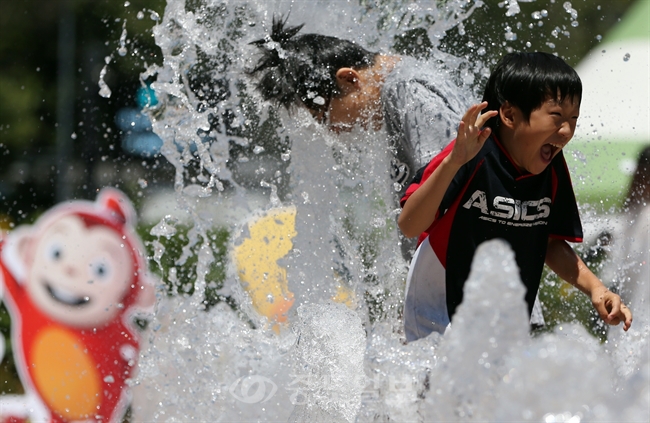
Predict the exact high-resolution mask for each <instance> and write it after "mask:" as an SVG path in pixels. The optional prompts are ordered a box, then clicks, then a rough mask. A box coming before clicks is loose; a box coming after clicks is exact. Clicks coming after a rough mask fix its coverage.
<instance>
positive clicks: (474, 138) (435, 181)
mask: <svg viewBox="0 0 650 423" xmlns="http://www.w3.org/2000/svg"><path fill="white" fill-rule="evenodd" d="M486 107H487V102H485V101H484V102H483V103H480V104H475V105H473V106H472V107H470V108H469V109H467V111H466V112H465V115H464V116H463V119H462V120H461V122H460V125H459V126H458V136H457V137H456V142H455V143H454V148H453V150H452V151H451V153H450V154H449V155H448V156H447V157H445V158H444V159H443V160H442V162H441V163H440V165H439V166H438V167H437V168H436V170H434V171H433V173H432V174H431V176H430V177H429V178H428V179H427V180H426V181H424V183H423V184H422V186H420V187H419V188H418V189H417V190H416V191H415V192H414V193H413V194H412V195H411V196H410V197H409V199H408V201H407V202H406V203H405V204H404V208H403V209H402V213H400V215H399V218H398V219H397V224H398V225H399V228H400V229H401V230H402V233H404V235H405V236H406V237H408V238H412V237H416V236H418V235H420V234H421V233H422V232H424V231H426V230H427V228H428V227H429V226H431V223H433V220H434V219H435V216H436V213H437V212H438V207H440V203H441V202H442V198H443V196H444V195H445V192H446V191H447V188H449V184H451V181H452V180H453V179H454V176H455V175H456V172H458V170H459V169H460V167H461V166H462V165H464V164H465V163H467V162H468V161H470V160H471V159H473V158H474V157H475V156H476V155H477V154H478V152H479V151H480V150H481V148H482V147H483V143H485V140H486V139H487V138H488V137H489V136H490V131H491V130H490V128H485V129H483V130H481V128H482V127H483V125H485V122H487V121H488V119H490V118H492V117H494V116H496V115H497V113H498V112H497V111H496V110H493V111H490V112H487V113H484V114H482V115H481V114H480V113H481V111H482V110H483V109H485V108H486Z"/></svg>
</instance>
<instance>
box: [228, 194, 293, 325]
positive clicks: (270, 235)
mask: <svg viewBox="0 0 650 423" xmlns="http://www.w3.org/2000/svg"><path fill="white" fill-rule="evenodd" d="M248 232H249V234H250V238H246V239H244V241H243V242H242V243H241V244H239V245H237V246H235V247H234V260H235V264H236V266H237V274H238V276H239V280H240V281H241V283H242V286H243V288H244V289H245V290H246V292H248V294H249V295H250V297H251V300H252V303H253V307H255V309H256V310H257V311H258V312H259V313H260V314H261V315H263V316H266V317H267V318H268V319H269V320H270V321H271V322H272V323H276V322H277V323H283V322H285V321H286V320H287V312H288V311H289V309H290V308H291V306H292V305H293V302H294V297H293V293H292V292H291V291H289V287H288V284H287V270H286V269H285V268H284V267H282V266H280V265H279V264H278V260H280V259H281V258H283V257H285V256H286V255H287V254H288V253H289V252H290V251H291V249H292V248H293V242H292V239H293V238H294V237H295V236H296V234H297V232H296V207H295V206H288V207H281V208H276V209H272V210H269V211H267V212H265V213H264V214H263V215H262V216H261V217H258V218H256V219H254V220H252V221H251V222H249V223H248Z"/></svg>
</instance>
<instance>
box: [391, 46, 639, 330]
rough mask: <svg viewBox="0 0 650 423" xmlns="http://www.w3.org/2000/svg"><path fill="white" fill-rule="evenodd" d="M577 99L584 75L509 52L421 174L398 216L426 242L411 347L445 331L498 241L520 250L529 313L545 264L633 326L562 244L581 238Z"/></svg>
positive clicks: (410, 298) (416, 278) (551, 60)
mask: <svg viewBox="0 0 650 423" xmlns="http://www.w3.org/2000/svg"><path fill="white" fill-rule="evenodd" d="M581 96H582V84H581V82H580V78H579V77H578V75H577V73H576V72H575V70H573V69H572V68H571V67H570V66H569V65H567V64H566V63H565V62H564V61H563V60H562V59H560V58H558V57H555V56H553V55H550V54H546V53H511V54H508V55H506V56H505V57H504V58H503V59H502V61H501V62H500V63H499V65H498V66H497V67H496V69H495V70H494V71H493V73H492V75H491V76H490V78H489V80H488V83H487V86H486V88H485V94H484V98H483V100H484V101H483V102H482V103H481V104H477V105H474V106H472V107H470V108H469V109H468V110H467V112H466V113H465V115H464V116H463V118H462V120H461V123H460V125H459V128H458V136H457V138H456V140H455V141H453V142H452V143H451V144H449V145H448V146H447V147H446V148H445V149H444V150H443V151H442V152H441V153H440V154H439V155H437V156H436V157H434V158H433V159H432V160H431V162H430V163H429V164H428V165H427V166H426V167H425V168H423V169H421V171H420V172H418V174H417V175H416V177H415V179H414V181H413V183H412V184H411V185H410V186H409V187H408V188H407V190H406V194H405V195H404V197H403V198H402V201H401V204H402V207H403V210H402V213H401V215H400V217H399V219H398V224H399V227H400V229H401V230H402V232H403V233H404V235H406V236H407V237H415V236H418V235H420V245H419V247H418V249H417V251H416V253H415V256H414V258H413V260H412V262H411V268H410V271H409V277H408V280H407V288H406V289H407V292H406V302H405V308H404V321H405V332H406V338H407V340H408V341H412V340H415V339H418V338H422V337H424V336H427V335H428V334H429V333H431V332H433V331H436V332H440V333H443V332H444V331H445V329H446V327H447V326H448V325H449V323H450V320H451V317H452V316H453V314H454V311H455V309H456V307H457V306H458V304H460V302H461V301H462V298H463V285H464V283H465V280H466V279H467V276H468V274H469V269H470V265H471V261H472V258H473V256H474V252H475V251H476V248H477V247H478V245H479V244H481V243H482V242H484V241H487V240H490V239H494V238H501V239H505V240H506V241H507V242H508V243H509V244H510V245H511V247H512V248H513V250H514V252H515V258H516V261H517V265H518V266H519V269H520V275H521V278H522V282H523V283H524V284H525V285H526V287H527V289H528V291H527V294H526V301H527V303H528V307H529V311H530V312H532V308H533V304H534V301H535V297H536V295H537V290H538V288H539V282H540V278H541V274H542V270H543V266H544V263H546V264H547V265H548V266H549V267H550V268H551V269H552V270H553V271H554V272H555V273H557V274H558V276H560V277H561V278H562V279H564V280H566V281H567V282H569V283H571V284H572V285H574V286H576V287H577V288H578V289H580V290H581V291H582V292H584V293H585V294H587V295H589V296H590V297H591V300H592V303H593V305H594V307H595V308H596V310H597V311H598V313H599V314H600V316H601V318H602V319H603V320H604V321H605V322H606V323H608V324H611V325H617V324H619V323H620V322H624V328H625V330H627V329H628V328H629V327H630V325H631V323H632V313H631V311H630V310H629V308H627V307H626V306H625V305H624V304H623V303H622V302H621V299H620V297H619V296H618V295H616V294H615V293H613V292H610V291H609V290H608V289H607V288H606V287H605V286H604V285H603V284H602V282H601V281H600V280H599V279H598V278H597V277H596V276H595V275H594V274H593V273H592V272H591V271H590V270H589V269H588V268H587V267H586V265H585V264H584V263H583V262H582V260H581V259H580V258H579V257H578V256H577V255H576V254H575V252H574V251H573V249H572V248H571V247H570V246H569V244H568V243H567V242H566V241H572V242H580V241H582V226H581V223H580V217H579V214H578V208H577V205H576V203H575V196H574V194H573V188H572V186H571V180H570V177H569V172H568V170H567V167H566V163H565V161H564V157H563V156H562V148H563V147H564V146H565V145H566V144H567V143H568V142H569V140H570V139H571V138H572V137H573V134H574V131H575V127H576V122H577V119H578V115H579V113H580V101H581ZM482 111H484V113H483V114H481V112H482ZM485 125H487V126H486V127H485V128H483V127H484V126H485Z"/></svg>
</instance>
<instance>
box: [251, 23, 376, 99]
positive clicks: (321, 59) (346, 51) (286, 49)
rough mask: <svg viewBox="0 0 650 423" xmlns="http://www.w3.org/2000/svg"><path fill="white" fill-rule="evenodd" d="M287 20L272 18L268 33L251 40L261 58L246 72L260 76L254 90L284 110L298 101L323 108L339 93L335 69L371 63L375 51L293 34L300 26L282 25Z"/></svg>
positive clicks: (355, 45)
mask: <svg viewBox="0 0 650 423" xmlns="http://www.w3.org/2000/svg"><path fill="white" fill-rule="evenodd" d="M287 19H288V18H287ZM287 19H283V18H282V17H279V18H275V17H274V18H273V25H272V29H271V34H270V35H268V36H266V37H265V38H262V39H260V40H257V41H253V42H252V43H251V44H253V45H256V46H257V47H259V49H260V50H261V52H262V57H261V58H260V59H259V61H258V62H257V65H256V66H255V68H253V69H252V70H251V71H250V72H249V73H250V74H251V75H256V74H259V75H260V77H259V80H258V82H257V89H258V90H259V92H260V93H261V94H262V97H263V98H264V99H265V100H270V101H272V102H274V103H276V104H278V105H282V106H284V107H286V108H287V109H290V108H291V107H292V106H294V105H301V104H302V105H305V106H306V107H307V108H309V109H311V110H315V111H321V110H325V109H326V108H327V105H328V104H329V101H330V99H331V98H332V97H335V96H336V95H338V94H339V90H338V85H337V84H336V72H337V71H338V70H339V69H340V68H343V67H352V68H356V69H363V68H367V67H369V66H372V65H373V64H374V60H375V57H376V55H377V53H372V52H370V51H368V50H366V49H364V48H363V47H361V46H359V45H358V44H355V43H353V42H351V41H348V40H342V39H339V38H336V37H329V36H326V35H319V34H304V35H298V36H296V34H297V33H298V32H299V31H300V29H302V27H303V25H298V26H292V27H285V24H286V22H287Z"/></svg>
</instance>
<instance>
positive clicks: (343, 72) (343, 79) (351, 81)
mask: <svg viewBox="0 0 650 423" xmlns="http://www.w3.org/2000/svg"><path fill="white" fill-rule="evenodd" d="M359 80H360V75H359V72H357V71H356V70H354V69H352V68H340V69H339V70H337V71H336V82H337V83H338V84H339V87H340V88H341V89H342V90H343V91H345V90H350V91H352V90H355V89H358V88H359V85H360V84H359Z"/></svg>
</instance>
